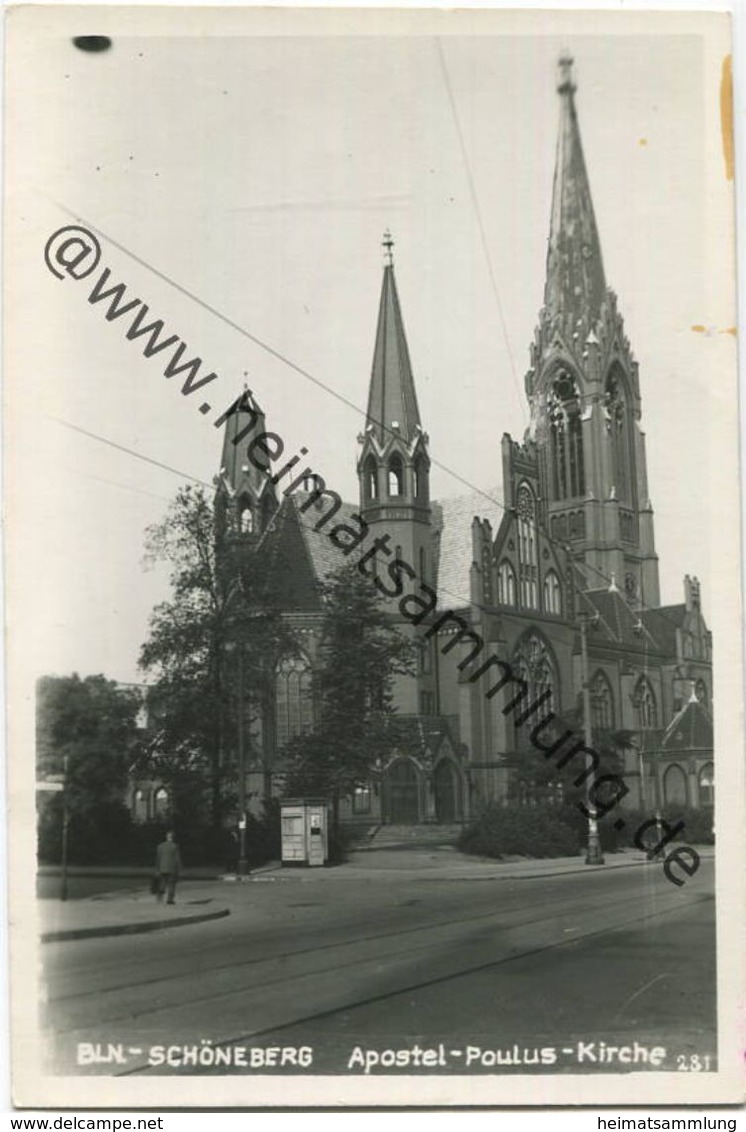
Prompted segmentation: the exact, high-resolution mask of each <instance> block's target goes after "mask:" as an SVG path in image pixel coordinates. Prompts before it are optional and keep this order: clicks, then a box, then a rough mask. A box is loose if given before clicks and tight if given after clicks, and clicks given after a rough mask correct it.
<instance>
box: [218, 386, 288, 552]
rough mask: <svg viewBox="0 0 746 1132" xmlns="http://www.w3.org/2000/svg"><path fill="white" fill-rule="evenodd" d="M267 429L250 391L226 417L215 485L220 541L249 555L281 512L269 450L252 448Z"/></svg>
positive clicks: (242, 396) (262, 415) (260, 447)
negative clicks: (272, 476) (273, 481)
mask: <svg viewBox="0 0 746 1132" xmlns="http://www.w3.org/2000/svg"><path fill="white" fill-rule="evenodd" d="M265 431H266V422H265V417H264V412H263V410H262V409H261V407H260V405H259V403H258V402H257V400H256V398H255V397H254V395H253V393H252V392H251V390H250V389H248V388H244V390H243V393H242V394H241V396H240V397H239V398H238V400H237V401H236V402H235V404H234V405H233V406H232V408H231V409H230V410H229V412H228V414H227V417H226V421H225V432H224V434H223V452H222V456H221V460H220V473H219V475H217V476H216V477H215V481H214V482H215V521H216V526H217V532H216V533H217V537H218V539H219V540H221V541H222V542H225V541H226V540H227V541H229V542H230V543H232V544H233V545H235V546H238V547H240V548H245V549H246V550H247V551H249V550H252V549H253V548H254V547H256V545H257V543H258V542H259V539H260V538H261V536H262V535H263V534H264V532H265V530H266V529H267V527H268V526H269V523H270V521H271V519H272V516H273V515H274V513H275V511H276V510H277V493H276V489H275V485H274V484H273V483H272V481H271V479H270V466H269V459H268V457H267V454H266V449H265V448H263V447H262V446H261V445H260V444H252V440H253V439H254V438H256V437H257V436H259V435H260V434H261V433H264V432H265Z"/></svg>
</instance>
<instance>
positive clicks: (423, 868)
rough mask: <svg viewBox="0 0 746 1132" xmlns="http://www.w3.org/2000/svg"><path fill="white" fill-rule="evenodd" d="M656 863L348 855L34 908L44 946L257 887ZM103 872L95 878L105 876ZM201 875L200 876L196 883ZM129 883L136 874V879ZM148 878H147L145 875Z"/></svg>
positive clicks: (128, 929)
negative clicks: (171, 898)
mask: <svg viewBox="0 0 746 1132" xmlns="http://www.w3.org/2000/svg"><path fill="white" fill-rule="evenodd" d="M697 851H698V853H699V855H700V857H702V858H703V859H707V858H713V857H714V855H715V854H714V847H713V846H704V847H700V848H699V849H698V850H697ZM660 867H661V863H660V861H648V860H647V859H646V858H645V857H644V856H643V854H642V853H639V852H637V851H636V850H627V851H626V852H622V853H613V854H608V855H607V857H606V861H605V864H603V865H586V864H585V860H584V857H583V856H581V855H578V856H575V857H557V858H554V859H551V860H531V859H526V858H521V859H516V860H512V861H494V860H491V859H485V858H480V857H466V856H463V855H462V854H461V853H459V852H458V851H457V850H456V849H454V848H453V847H451V846H438V847H434V848H427V849H391V850H385V851H384V850H381V851H379V852H377V853H369V852H364V851H362V852H357V853H351V854H350V860H349V861H348V862H347V863H346V864H344V865H337V866H331V867H328V868H315V869H309V868H283V867H282V865H281V864H280V862H279V861H276V862H271V863H270V864H267V865H262V866H260V867H259V868H256V869H254V870H252V872H251V873H250V875H249V876H247V877H243V878H238V877H236V876H235V875H230V874H228V875H223V876H218V875H217V874H216V872H215V870H214V869H212V870H210V869H205V870H189V874H190V875H191V876H192V880H191V881H190V883H188V884H182V885H180V887H179V889H178V890H177V903H176V904H175V905H174V906H173V907H169V906H168V905H166V904H158V903H157V902H156V900H155V898H154V897H153V896H152V895H151V894H150V893H149V892H148V891H147V887H146V885H145V884H143V887H142V888H138V889H136V890H127V889H124V890H122V889H120V890H119V891H115V892H107V893H100V894H99V895H96V896H91V897H86V898H83V899H80V900H69V901H67V902H64V903H63V902H60V901H59V900H42V901H39V907H40V920H41V926H42V934H41V939H42V942H44V943H52V942H62V941H66V940H78V939H91V938H94V937H100V936H114V935H130V934H137V933H140V932H151V931H159V930H163V929H167V928H174V927H179V926H183V925H187V924H198V923H205V922H207V921H210V920H218V919H222V918H223V917H225V916H228V915H230V907H231V906H234V907H235V908H236V910H237V911H238V910H239V909H240V907H241V906H242V905H243V904H244V903H245V902H246V898H247V897H248V896H249V894H250V893H252V894H253V895H254V896H256V895H257V889H256V888H255V887H254V886H256V885H262V884H270V885H287V886H290V889H291V890H292V888H293V887H294V886H298V885H308V884H311V885H319V884H321V885H332V886H334V885H337V886H339V885H344V884H345V883H352V884H356V885H358V886H359V885H360V884H361V882H364V883H376V882H379V883H384V884H391V883H393V882H396V880H401V881H412V880H417V881H420V882H421V883H444V882H446V883H447V882H461V883H467V882H473V881H510V880H512V881H531V880H538V879H541V878H547V877H562V876H569V875H573V874H583V875H586V876H587V875H589V874H591V873H598V872H599V871H602V872H606V873H608V872H609V871H611V870H614V869H625V868H649V869H656V868H657V869H659V868H660ZM103 873H104V870H103V869H101V870H97V875H103ZM197 874H199V875H197ZM109 875H111V876H113V877H117V878H122V877H129V876H132V875H133V872H132V870H129V871H128V870H126V869H118V870H115V869H112V870H111V871H110V873H109ZM135 875H136V876H139V875H140V874H139V873H137V871H135ZM148 875H149V873H148Z"/></svg>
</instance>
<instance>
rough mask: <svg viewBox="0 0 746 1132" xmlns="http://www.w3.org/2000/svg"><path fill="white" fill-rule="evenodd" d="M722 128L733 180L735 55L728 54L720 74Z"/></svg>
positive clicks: (729, 175)
mask: <svg viewBox="0 0 746 1132" xmlns="http://www.w3.org/2000/svg"><path fill="white" fill-rule="evenodd" d="M720 129H721V131H722V134H723V159H724V161H725V176H726V178H727V179H728V180H729V181H732V180H733V170H734V155H733V56H732V55H726V56H725V58H724V59H723V69H722V72H721V76H720Z"/></svg>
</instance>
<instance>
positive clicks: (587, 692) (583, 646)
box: [578, 612, 604, 865]
mask: <svg viewBox="0 0 746 1132" xmlns="http://www.w3.org/2000/svg"><path fill="white" fill-rule="evenodd" d="M578 619H579V621H580V658H581V682H582V690H583V742H584V743H585V747H586V750H587V752H589V753H588V754H586V763H587V766H588V776H587V778H586V780H585V796H586V809H587V810H588V849H587V851H586V855H585V863H586V865H603V863H604V856H603V853H602V852H601V839H600V838H599V836H598V817H597V814H596V807H595V804H594V803H593V802H592V801H591V784H592V778H593V756H592V755H591V754H590V752H591V751H592V750H593V727H592V725H591V688H590V677H589V675H588V625H589V624H591V625H595V624H596V623H597V621H598V615H594V616H593V617H590V618H589V617H588V616H587V615H586V614H584V613H580V612H579V613H578Z"/></svg>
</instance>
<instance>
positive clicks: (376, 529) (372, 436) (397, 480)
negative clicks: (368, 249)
mask: <svg viewBox="0 0 746 1132" xmlns="http://www.w3.org/2000/svg"><path fill="white" fill-rule="evenodd" d="M393 246H394V241H393V240H392V238H391V234H390V232H388V231H387V232H386V233H385V234H384V238H383V247H384V251H385V256H384V268H383V285H382V288H381V302H380V306H379V310H378V327H377V330H376V344H375V350H374V353H373V370H372V374H371V379H370V389H369V393H368V412H367V417H366V422H365V432H364V433H363V434H361V435H360V436H359V437H358V442H359V444H360V445H361V448H360V455H359V458H358V464H357V474H358V480H359V484H360V514H361V515H362V517H363V518H364V519H365V521H366V522H367V523H368V525H369V527H370V530H371V534H373V535H388V536H389V546H390V554H391V558H392V559H393V557H394V556H395V555H398V556H399V558H401V559H402V560H404V561H406V562H408V563H409V564H410V565H411V566H412V567H413V568H414V569H415V570H416V571H417V576H418V578H419V579H420V580H421V581H425V582H430V583H432V582H433V580H434V579H433V573H434V564H433V560H432V554H433V545H432V531H431V525H430V458H429V455H428V437H427V434H426V433H425V432H423V429H422V423H421V421H420V411H419V407H418V405H417V393H416V391H415V385H414V377H413V375H412V366H411V363H410V360H409V350H408V348H407V339H406V335H405V333H404V322H403V320H402V314H401V308H400V306H399V296H398V294H397V290H396V279H395V277H394V261H393V251H392V249H393Z"/></svg>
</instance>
